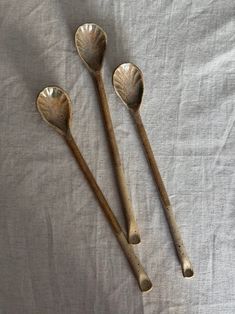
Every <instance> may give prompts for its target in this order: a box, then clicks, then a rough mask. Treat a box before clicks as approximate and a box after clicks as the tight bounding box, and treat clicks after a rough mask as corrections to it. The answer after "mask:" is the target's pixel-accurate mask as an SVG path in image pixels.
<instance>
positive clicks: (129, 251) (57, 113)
mask: <svg viewBox="0 0 235 314" xmlns="http://www.w3.org/2000/svg"><path fill="white" fill-rule="evenodd" d="M36 102H37V108H38V111H39V112H40V114H41V116H42V118H43V120H44V121H46V122H47V123H48V124H49V125H50V126H52V127H53V128H54V129H55V130H56V131H57V132H58V133H59V134H61V135H62V136H63V137H64V138H65V141H66V143H67V144H68V146H69V147H70V149H71V151H72V153H73V154H74V157H75V158H76V160H77V162H78V165H79V167H80V168H81V170H82V172H83V174H84V176H85V178H86V179H87V181H88V183H89V185H90V187H91V189H92V190H93V192H94V194H95V196H96V198H97V200H98V202H99V204H100V207H101V208H102V209H103V212H104V214H105V216H106V218H107V220H108V222H109V224H110V226H111V227H112V230H113V233H114V235H115V236H116V238H117V240H118V242H119V244H120V246H121V247H122V250H123V252H124V254H125V256H126V258H127V259H128V261H129V263H130V266H131V268H132V271H133V273H134V275H135V277H136V279H137V281H138V284H139V287H140V289H141V291H149V290H151V288H152V283H151V281H150V279H149V278H148V275H147V274H146V272H145V270H144V269H143V267H142V265H141V264H140V261H139V259H138V258H137V256H136V255H135V253H134V250H133V248H132V246H131V245H130V244H129V243H128V242H127V239H126V237H125V235H124V232H123V230H122V228H121V226H120V225H119V223H118V221H117V218H116V217H115V215H114V214H113V211H112V209H111V208H110V206H109V204H108V202H107V200H106V198H105V197H104V195H103V193H102V191H101V189H100V188H99V186H98V184H97V182H96V180H95V178H94V176H93V174H92V173H91V171H90V169H89V167H88V165H87V163H86V161H85V159H84V158H83V156H82V154H81V152H80V150H79V148H78V146H77V144H76V142H75V140H74V139H73V136H72V134H71V131H70V124H71V119H72V118H71V117H72V113H71V101H70V98H69V96H68V94H67V93H66V92H65V91H64V90H63V89H61V88H60V87H56V86H51V87H46V88H45V89H43V90H42V91H41V92H40V93H39V95H38V97H37V101H36Z"/></svg>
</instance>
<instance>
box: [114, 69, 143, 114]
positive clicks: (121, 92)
mask: <svg viewBox="0 0 235 314" xmlns="http://www.w3.org/2000/svg"><path fill="white" fill-rule="evenodd" d="M113 86H114V89H115V91H116V93H117V95H118V96H119V97H120V99H121V100H122V102H123V103H124V104H125V105H126V106H127V107H128V108H129V109H131V110H135V111H136V110H138V109H139V107H140V105H141V101H142V97H143V92H144V82H143V75H142V72H141V70H140V69H139V68H138V67H137V66H136V65H134V64H132V63H123V64H121V65H119V66H118V67H117V68H116V70H115V71H114V73H113Z"/></svg>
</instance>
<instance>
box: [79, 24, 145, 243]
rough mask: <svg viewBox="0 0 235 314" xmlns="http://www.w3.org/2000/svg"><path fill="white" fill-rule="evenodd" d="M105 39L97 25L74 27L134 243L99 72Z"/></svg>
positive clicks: (134, 228) (134, 225)
mask: <svg viewBox="0 0 235 314" xmlns="http://www.w3.org/2000/svg"><path fill="white" fill-rule="evenodd" d="M106 42H107V36H106V33H105V32H104V31H103V30H102V29H101V28H100V27H99V26H98V25H96V24H91V23H89V24H84V25H82V26H80V27H79V28H78V29H77V31H76V34H75V45H76V48H77V51H78V54H79V56H80V57H81V59H82V61H83V62H84V63H85V65H86V66H87V68H88V70H89V72H90V73H91V75H92V77H93V79H94V82H95V84H96V87H97V90H98V95H99V100H100V109H101V112H102V115H103V121H104V127H105V130H106V134H107V138H108V142H109V146H110V152H111V155H112V159H113V164H114V168H115V173H116V179H117V183H118V188H119V192H120V197H121V201H122V205H123V210H124V214H125V218H126V223H127V237H128V242H129V243H132V244H137V243H139V242H140V234H139V230H138V226H137V223H136V220H135V216H134V212H133V209H132V204H131V199H130V196H129V192H128V188H127V183H126V179H125V175H124V171H123V167H122V162H121V158H120V154H119V150H118V146H117V142H116V138H115V134H114V130H113V124H112V119H111V114H110V111H109V106H108V101H107V97H106V93H105V89H104V83H103V78H102V73H101V69H102V61H103V57H104V53H105V48H106Z"/></svg>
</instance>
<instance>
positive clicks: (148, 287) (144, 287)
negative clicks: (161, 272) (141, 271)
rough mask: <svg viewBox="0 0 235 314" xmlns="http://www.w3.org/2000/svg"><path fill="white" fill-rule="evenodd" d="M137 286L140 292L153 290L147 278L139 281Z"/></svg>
mask: <svg viewBox="0 0 235 314" xmlns="http://www.w3.org/2000/svg"><path fill="white" fill-rule="evenodd" d="M139 285H140V290H141V291H142V292H149V291H151V290H152V288H153V285H152V282H151V280H150V279H149V278H144V279H143V280H140V283H139Z"/></svg>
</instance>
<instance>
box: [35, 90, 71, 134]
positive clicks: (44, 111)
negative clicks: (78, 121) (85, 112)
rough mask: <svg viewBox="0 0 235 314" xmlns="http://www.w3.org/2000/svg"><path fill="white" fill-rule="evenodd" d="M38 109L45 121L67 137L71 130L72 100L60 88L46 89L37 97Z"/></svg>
mask: <svg viewBox="0 0 235 314" xmlns="http://www.w3.org/2000/svg"><path fill="white" fill-rule="evenodd" d="M36 103H37V108H38V111H39V112H40V114H41V116H42V118H43V120H44V121H45V122H47V123H48V124H49V125H50V126H52V127H53V128H54V129H56V131H57V132H59V133H60V134H61V135H63V136H65V135H66V134H67V132H68V130H69V128H70V120H71V100H70V98H69V96H68V94H67V93H66V92H65V91H64V90H63V89H62V88H60V87H57V86H49V87H46V88H44V89H43V90H42V91H41V92H40V93H39V95H38V97H37V101H36Z"/></svg>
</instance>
